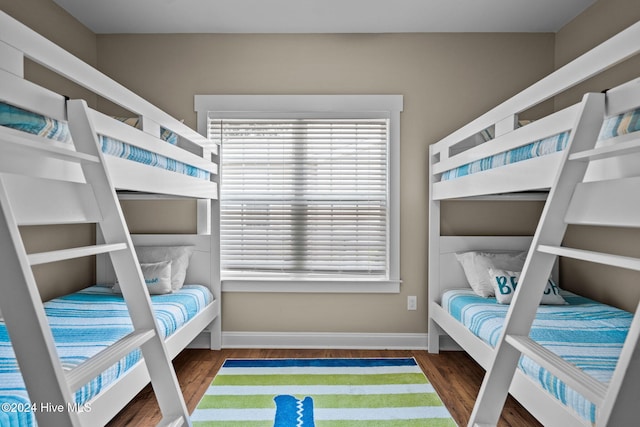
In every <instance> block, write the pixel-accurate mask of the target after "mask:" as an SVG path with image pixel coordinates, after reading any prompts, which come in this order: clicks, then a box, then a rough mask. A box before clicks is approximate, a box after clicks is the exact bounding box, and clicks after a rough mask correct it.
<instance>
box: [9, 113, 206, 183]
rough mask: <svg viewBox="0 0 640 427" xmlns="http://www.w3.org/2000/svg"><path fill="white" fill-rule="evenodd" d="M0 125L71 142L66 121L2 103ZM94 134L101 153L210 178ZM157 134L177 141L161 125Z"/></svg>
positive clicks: (132, 121)
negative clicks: (97, 138) (98, 140)
mask: <svg viewBox="0 0 640 427" xmlns="http://www.w3.org/2000/svg"><path fill="white" fill-rule="evenodd" d="M114 119H116V120H119V121H122V122H124V123H127V124H129V125H131V126H133V127H138V126H139V121H138V119H136V118H133V119H132V118H122V117H114ZM0 125H1V126H5V127H9V128H12V129H16V130H20V131H23V132H26V133H29V134H32V135H37V136H42V137H44V138H46V139H48V140H51V141H57V142H61V143H65V144H70V146H71V144H72V143H73V142H72V139H71V132H70V130H69V125H68V123H67V122H64V121H60V120H55V119H52V118H49V117H46V116H43V115H40V114H37V113H33V112H30V111H27V110H24V109H22V108H18V107H15V106H13V105H10V104H6V103H2V102H0ZM98 136H99V138H100V149H101V150H102V152H103V153H105V154H108V155H111V156H115V157H119V158H122V159H126V160H131V161H134V162H137V163H141V164H143V165H148V166H153V167H156V168H160V169H164V170H168V171H172V172H177V173H180V174H183V175H187V176H190V177H194V178H198V179H202V180H207V181H208V180H209V179H210V177H211V175H210V173H209V172H208V171H206V170H202V169H200V168H197V167H195V166H192V165H189V164H186V163H184V162H180V161H177V160H174V159H171V158H168V157H166V156H163V155H161V154H158V153H154V152H151V151H149V150H145V149H143V148H140V147H136V146H134V145H131V144H128V143H126V142H123V141H120V140H117V139H114V138H110V137H106V136H103V135H98ZM160 137H161V139H162V140H164V141H165V142H167V143H169V144H172V145H176V144H177V141H178V136H177V135H176V134H175V133H173V132H171V131H169V130H168V129H165V128H161V129H160Z"/></svg>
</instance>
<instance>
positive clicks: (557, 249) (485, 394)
mask: <svg viewBox="0 0 640 427" xmlns="http://www.w3.org/2000/svg"><path fill="white" fill-rule="evenodd" d="M580 108H581V111H580V113H579V114H578V116H577V121H576V123H575V124H574V126H573V128H572V129H574V130H573V131H572V133H571V139H570V141H569V142H568V146H567V149H566V150H565V153H564V155H563V156H564V157H563V160H562V163H561V167H560V169H559V171H558V174H557V176H556V178H555V181H554V185H553V187H552V188H551V191H550V193H549V197H548V198H547V202H546V204H545V207H544V210H543V212H542V216H541V219H540V223H539V224H538V228H537V230H536V233H535V235H534V237H533V241H532V245H531V249H530V251H529V254H528V256H527V260H526V261H525V265H524V267H523V271H522V275H521V277H520V283H519V285H518V287H517V289H516V293H515V295H514V299H513V301H512V302H511V306H510V307H509V312H508V314H507V317H506V320H505V325H504V328H503V331H502V335H501V337H500V340H499V341H498V344H497V345H496V353H495V358H494V359H493V361H492V363H491V365H490V367H489V369H488V370H487V373H486V375H485V378H484V381H483V383H482V387H481V388H480V392H479V395H478V399H477V400H476V403H475V406H474V409H473V412H472V414H471V418H470V420H469V426H495V425H496V424H497V422H498V419H499V417H500V414H501V412H502V408H503V406H504V402H505V400H506V397H507V393H508V390H509V387H510V385H511V381H512V379H513V376H514V373H515V370H516V369H517V364H518V360H519V358H520V356H521V355H525V356H527V357H529V358H531V359H532V360H534V361H535V362H536V363H538V364H539V365H541V366H542V367H544V368H545V369H547V370H548V371H549V372H551V373H552V374H554V375H555V376H556V377H558V378H559V379H560V380H562V381H563V382H564V383H565V384H567V385H568V386H569V387H571V388H573V389H574V390H576V391H577V392H579V393H581V394H582V395H583V396H585V397H586V398H587V399H589V400H591V401H592V402H593V403H594V404H595V405H596V407H597V408H598V410H597V420H596V425H598V426H607V425H611V426H623V425H636V424H637V408H636V406H637V396H638V392H639V391H640V385H639V384H640V363H638V360H639V358H640V349H639V348H638V337H639V336H640V311H636V315H635V316H634V319H633V322H632V326H631V329H630V331H629V333H628V337H627V339H626V341H625V344H624V347H623V349H622V352H621V356H620V359H619V361H618V364H617V366H616V370H615V372H614V374H613V377H612V380H611V381H610V383H609V384H604V383H601V382H599V381H597V380H595V379H594V378H592V377H591V376H589V375H587V374H585V373H584V372H583V371H582V370H580V369H579V368H577V367H576V366H575V365H573V364H571V363H568V362H566V361H564V360H563V359H561V358H560V357H558V356H557V355H555V354H554V353H552V352H550V351H548V350H546V349H545V348H544V347H542V346H541V345H539V344H537V343H536V342H535V341H533V340H531V339H530V338H529V332H530V329H531V325H532V323H533V320H534V318H535V315H536V310H537V307H538V305H539V301H540V299H541V297H542V292H543V291H544V288H545V285H546V283H547V279H548V278H549V275H550V273H551V269H552V266H553V264H554V262H555V261H556V258H557V257H558V256H563V257H571V258H575V259H579V260H583V261H588V262H596V263H600V264H606V265H612V266H617V267H622V268H627V269H632V270H640V259H636V258H630V257H622V256H616V255H611V254H604V253H596V252H591V251H585V250H578V249H572V248H568V247H563V246H561V243H562V240H563V238H564V235H565V232H566V229H567V224H568V222H572V223H573V222H575V223H578V222H577V221H571V219H572V218H576V217H577V216H581V215H582V213H583V212H584V208H585V200H587V202H586V203H587V204H589V203H591V204H592V205H593V204H598V203H600V204H602V202H601V201H600V202H596V201H594V200H593V195H594V194H600V195H606V193H609V194H614V195H615V196H614V197H616V198H617V200H619V201H620V200H622V199H625V200H624V201H622V202H619V203H621V206H622V205H626V206H624V207H625V208H626V209H627V210H628V211H629V213H627V215H628V216H627V218H629V217H637V209H638V206H637V203H636V201H637V200H636V199H638V198H637V197H635V196H634V197H632V198H633V200H634V202H633V203H629V202H628V200H626V199H629V197H628V195H629V193H625V194H626V196H625V194H622V193H621V192H619V191H618V192H616V191H615V190H614V189H612V188H613V187H612V184H611V182H612V181H609V182H607V181H600V182H597V183H594V184H596V185H594V186H593V192H591V193H588V192H585V187H589V185H590V184H592V183H586V182H583V181H584V178H585V172H586V170H587V167H588V165H589V164H590V162H591V161H595V160H601V159H605V158H614V157H616V156H618V157H619V156H623V155H626V154H630V153H638V152H640V138H635V139H634V140H633V141H629V142H625V143H620V144H613V145H607V146H603V147H596V146H595V144H596V140H597V137H598V133H599V130H600V127H601V125H602V122H603V117H604V113H605V95H604V94H587V95H585V97H584V98H583V101H582V103H581V106H580ZM619 181H625V180H624V179H623V180H619ZM634 183H635V185H636V187H632V188H637V182H635V181H634ZM622 184H624V183H622ZM603 185H604V186H605V187H606V188H603ZM633 191H634V192H637V190H635V189H634V190H633ZM616 194H617V195H616ZM589 197H591V200H590V201H588V198H589ZM607 197H610V196H607ZM578 199H582V200H581V201H576V200H578ZM578 209H581V210H582V212H581V213H580V214H577V213H576V210H578ZM611 209H612V210H615V207H614V208H611ZM596 210H597V209H596ZM608 217H612V215H611V213H609V214H608ZM608 217H607V218H608ZM616 221H619V220H618V219H612V220H611V221H610V222H609V223H607V224H606V225H628V224H624V221H622V222H620V221H619V222H616ZM625 221H626V220H625ZM585 222H590V221H585ZM590 223H591V224H594V222H590ZM635 226H636V227H637V226H640V225H638V220H636V225H635ZM541 392H542V390H541ZM578 424H579V423H578ZM584 424H585V425H587V424H588V423H587V422H585V423H584Z"/></svg>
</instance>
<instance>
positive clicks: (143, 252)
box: [136, 246, 193, 291]
mask: <svg viewBox="0 0 640 427" xmlns="http://www.w3.org/2000/svg"><path fill="white" fill-rule="evenodd" d="M192 253H193V246H137V247H136V254H137V255H138V261H139V262H140V264H143V263H145V264H148V263H154V262H161V261H171V289H173V290H174V291H177V290H178V289H180V288H182V285H184V278H185V277H186V275H187V267H189V258H190V257H191V254H192Z"/></svg>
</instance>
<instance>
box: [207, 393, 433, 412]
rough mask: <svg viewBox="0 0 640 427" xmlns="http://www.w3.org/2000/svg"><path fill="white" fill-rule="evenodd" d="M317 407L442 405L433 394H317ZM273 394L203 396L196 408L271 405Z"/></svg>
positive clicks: (260, 406)
mask: <svg viewBox="0 0 640 427" xmlns="http://www.w3.org/2000/svg"><path fill="white" fill-rule="evenodd" d="M313 402H314V406H315V407H316V408H403V407H410V406H442V401H441V400H440V397H439V396H438V395H437V394H436V393H424V394H423V393H405V394H361V395H344V394H335V395H331V394H330V395H318V396H314V397H313ZM271 407H273V395H267V394H263V395H243V396H227V395H219V396H218V395H216V396H211V395H205V396H204V397H203V398H202V400H201V401H200V403H199V404H198V408H201V409H204V408H207V409H222V408H271Z"/></svg>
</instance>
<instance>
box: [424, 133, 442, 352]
mask: <svg viewBox="0 0 640 427" xmlns="http://www.w3.org/2000/svg"><path fill="white" fill-rule="evenodd" d="M438 157H439V155H438V154H436V153H434V149H433V145H431V146H430V147H429V189H428V191H429V230H428V233H429V236H428V241H429V248H428V251H429V255H428V256H429V261H428V269H429V274H428V279H427V280H428V289H427V292H428V298H427V300H428V301H429V306H428V308H427V310H428V311H429V325H428V328H429V329H428V333H427V339H428V350H429V353H438V352H439V351H440V329H439V327H438V325H436V323H435V321H434V320H433V319H432V318H431V303H432V302H433V301H434V299H435V298H437V297H438V294H439V292H440V291H439V286H440V201H439V200H434V199H433V180H434V175H433V173H432V166H433V164H434V163H437V161H438Z"/></svg>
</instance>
